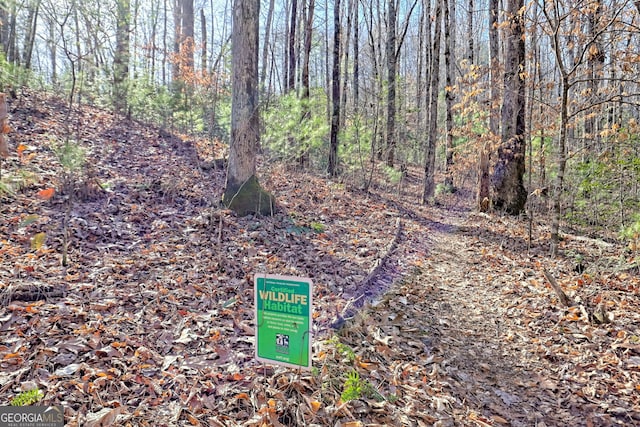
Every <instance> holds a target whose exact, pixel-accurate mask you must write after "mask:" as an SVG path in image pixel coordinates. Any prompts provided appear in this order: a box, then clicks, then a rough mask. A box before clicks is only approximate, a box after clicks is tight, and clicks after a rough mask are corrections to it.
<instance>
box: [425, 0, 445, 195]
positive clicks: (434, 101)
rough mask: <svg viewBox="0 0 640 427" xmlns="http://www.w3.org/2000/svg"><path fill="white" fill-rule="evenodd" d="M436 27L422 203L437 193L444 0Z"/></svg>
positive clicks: (439, 8) (438, 9)
mask: <svg viewBox="0 0 640 427" xmlns="http://www.w3.org/2000/svg"><path fill="white" fill-rule="evenodd" d="M435 25H436V26H435V29H434V33H433V51H432V53H431V67H430V71H429V75H430V77H431V81H430V83H429V120H428V123H429V125H428V126H429V128H428V135H427V138H428V140H427V147H426V155H425V160H424V188H423V190H422V199H421V202H422V203H426V202H427V201H428V200H429V199H431V198H432V197H433V195H434V193H435V175H436V143H437V140H438V87H439V86H440V38H441V37H440V36H441V34H440V33H441V31H442V1H441V0H436V11H435Z"/></svg>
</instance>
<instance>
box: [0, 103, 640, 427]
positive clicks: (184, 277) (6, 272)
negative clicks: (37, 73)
mask: <svg viewBox="0 0 640 427" xmlns="http://www.w3.org/2000/svg"><path fill="white" fill-rule="evenodd" d="M65 113H66V111H65V106H64V104H63V103H61V102H56V101H55V100H52V99H47V98H42V97H40V96H37V95H35V94H23V95H22V96H21V98H20V99H18V100H13V101H12V102H11V103H10V124H11V126H12V128H13V129H14V132H13V133H12V134H11V135H10V138H11V141H10V148H11V150H12V151H11V152H12V154H11V156H10V157H9V158H8V159H6V160H5V161H3V163H2V168H3V169H2V174H3V175H2V176H3V177H8V176H11V177H15V179H16V180H18V178H19V179H20V181H19V184H20V185H16V186H15V188H14V193H13V194H11V195H7V194H5V195H4V196H2V205H1V206H0V302H1V303H2V304H1V306H0V337H1V339H0V404H2V405H5V404H8V403H9V402H10V400H11V399H12V398H13V397H14V396H16V395H18V394H19V393H20V392H21V390H27V389H30V388H34V387H37V388H39V389H40V390H42V391H43V393H44V395H45V397H44V400H43V402H42V403H44V404H61V405H63V406H64V407H65V416H66V421H67V425H70V426H74V425H76V426H105V425H130V426H138V425H141V426H162V425H166V426H174V425H195V426H199V425H201V426H262V425H273V426H282V425H291V426H298V425H317V426H324V425H331V426H333V425H338V426H352V427H353V426H364V425H391V426H396V425H398V426H400V425H403V426H404V425H406V426H419V425H441V426H449V425H451V426H453V425H469V426H487V425H513V426H532V425H538V426H543V425H547V426H555V425H584V426H607V425H640V408H639V405H640V298H638V293H639V289H640V280H639V279H638V271H637V268H632V267H633V266H631V267H630V264H629V260H630V259H629V255H628V254H627V253H625V252H624V249H623V247H622V246H621V245H620V244H618V243H617V242H615V240H611V239H609V240H606V241H605V237H606V236H591V237H590V238H584V237H578V236H577V234H576V233H572V234H568V235H566V237H565V239H564V240H563V242H562V250H563V251H562V253H563V256H562V257H559V258H558V259H550V258H548V257H547V256H546V254H547V253H548V247H547V243H546V242H547V240H548V228H547V226H546V224H545V220H544V218H540V219H538V218H536V221H535V222H534V230H533V241H532V245H531V249H530V250H528V248H527V246H528V245H527V233H526V229H527V224H526V221H523V220H521V219H518V218H512V217H503V216H501V215H499V214H492V215H481V214H477V213H475V212H474V211H473V210H472V209H471V208H470V204H471V202H470V197H469V191H468V190H467V189H465V187H466V186H468V185H461V190H460V191H459V192H458V193H456V194H453V195H441V196H439V197H438V199H437V200H438V204H437V205H435V206H428V207H423V206H420V205H419V204H418V195H419V194H420V191H419V187H420V179H419V173H418V172H417V171H415V170H410V171H409V172H410V173H409V176H408V178H407V180H406V182H405V183H404V185H403V187H402V189H401V191H400V194H398V187H397V186H396V185H390V184H389V185H387V184H384V183H383V184H379V185H377V186H376V187H375V188H373V189H372V191H371V192H370V193H367V194H365V193H363V192H361V191H359V190H357V189H356V188H354V187H353V185H352V184H351V183H352V182H354V181H355V180H353V179H351V177H345V178H344V179H343V180H342V181H331V180H327V179H325V178H322V177H318V176H315V175H312V174H304V173H300V172H296V171H293V170H289V169H287V168H285V167H283V166H281V165H269V164H262V165H261V166H260V170H261V171H262V174H263V175H262V177H261V180H262V184H263V185H264V186H265V187H266V188H268V189H269V190H271V191H273V193H274V194H275V195H276V197H277V200H278V203H279V212H278V213H277V214H276V215H275V216H274V217H271V218H254V217H247V218H237V217H235V216H234V215H232V214H231V213H230V212H229V211H226V210H224V209H221V208H220V207H219V204H218V201H219V199H220V196H221V194H222V190H223V185H224V171H223V170H221V169H219V168H218V169H216V168H215V167H213V166H215V162H214V161H213V160H214V159H215V158H219V157H220V156H222V155H224V144H213V143H211V142H209V141H206V140H199V139H193V138H189V137H186V136H178V135H172V134H170V133H168V132H165V131H160V130H157V129H153V128H150V127H147V126H143V125H141V124H139V123H134V122H128V121H123V120H119V119H117V118H115V117H114V116H112V115H111V114H110V113H107V112H104V111H101V110H96V109H90V108H86V107H83V108H81V109H77V110H75V111H74V112H73V114H72V115H71V116H70V122H69V123H64V122H63V121H64V120H65V117H66V114H65ZM67 124H69V125H70V126H67ZM65 129H70V130H72V131H73V135H72V137H73V138H72V139H73V141H75V142H76V143H77V144H78V145H79V146H80V147H82V148H83V149H85V150H86V156H87V160H88V162H87V164H88V168H87V170H86V173H84V174H82V175H81V176H78V177H76V179H75V181H74V184H73V185H72V186H71V187H70V188H71V189H72V191H73V194H74V197H75V199H74V202H73V204H72V205H71V208H70V211H69V215H68V218H67V220H65V218H66V216H65V211H66V206H67V205H66V197H67V196H68V194H65V193H64V192H61V191H60V189H61V187H60V177H61V176H63V174H62V169H61V166H60V163H59V162H58V161H57V160H56V157H55V155H54V147H55V146H56V144H58V145H59V143H60V141H63V140H64V139H65V136H66V135H65V134H64V130H65ZM19 146H22V148H21V149H20V150H17V147H19ZM378 179H379V181H378V182H382V179H381V177H378ZM459 184H469V182H468V180H467V181H465V180H462V182H460V183H459ZM50 188H55V189H56V192H55V195H53V196H52V195H51V194H50V192H49V189H50ZM65 223H66V229H67V232H68V233H69V239H68V240H69V243H68V244H69V265H68V266H66V267H65V266H62V265H61V263H60V260H61V251H62V244H63V233H64V230H65V227H64V225H65ZM577 260H580V261H581V263H582V265H584V266H585V268H586V269H585V270H584V271H580V272H577V271H575V270H576V263H577ZM545 270H546V271H547V272H548V273H549V274H551V275H552V276H553V277H554V278H555V280H557V282H558V285H559V286H560V287H561V288H562V289H563V290H564V291H565V292H566V293H567V296H568V298H569V300H570V302H571V304H572V305H571V306H569V307H566V306H563V304H562V303H561V301H560V299H559V297H558V295H557V294H556V293H555V292H554V290H553V289H552V288H551V287H550V286H549V284H548V283H547V280H546V279H545V277H544V273H543V271H545ZM256 273H277V274H286V275H297V276H305V277H311V278H312V279H313V280H314V284H315V290H314V300H315V304H316V307H315V314H314V324H315V326H314V330H313V336H314V346H313V347H314V360H313V367H314V368H313V370H312V371H310V372H298V371H296V370H292V369H288V368H282V367H275V366H269V365H262V364H259V363H257V362H256V361H255V360H254V359H253V351H254V350H253V336H254V324H253V322H254V320H253V288H252V287H253V275H254V274H256ZM346 397H349V398H350V400H349V399H347V398H346Z"/></svg>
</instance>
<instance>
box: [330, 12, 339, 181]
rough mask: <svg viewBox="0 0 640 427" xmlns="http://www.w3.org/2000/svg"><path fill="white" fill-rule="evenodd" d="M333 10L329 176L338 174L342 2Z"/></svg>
mask: <svg viewBox="0 0 640 427" xmlns="http://www.w3.org/2000/svg"><path fill="white" fill-rule="evenodd" d="M333 7H334V9H333V71H332V73H331V80H332V81H331V102H332V105H333V108H332V111H331V131H330V143H329V162H328V166H327V171H328V173H329V175H331V176H336V175H337V174H338V133H339V131H340V129H339V127H340V43H341V41H340V0H335V3H334V6H333Z"/></svg>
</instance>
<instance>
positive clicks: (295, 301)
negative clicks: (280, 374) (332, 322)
mask: <svg viewBox="0 0 640 427" xmlns="http://www.w3.org/2000/svg"><path fill="white" fill-rule="evenodd" d="M254 287H255V310H256V359H258V360H260V361H261V362H266V363H274V364H278V365H284V366H290V367H294V368H300V367H302V368H306V369H311V322H312V318H311V317H312V314H313V308H312V288H313V283H312V281H311V279H307V278H301V277H291V276H279V275H269V274H256V276H255V278H254Z"/></svg>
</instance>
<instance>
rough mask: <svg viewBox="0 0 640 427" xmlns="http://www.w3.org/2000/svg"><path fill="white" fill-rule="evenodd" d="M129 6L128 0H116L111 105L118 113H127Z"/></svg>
mask: <svg viewBox="0 0 640 427" xmlns="http://www.w3.org/2000/svg"><path fill="white" fill-rule="evenodd" d="M130 7H131V5H130V4H129V0H118V2H117V22H116V52H115V55H114V59H113V105H114V107H115V110H116V113H118V114H126V113H127V96H128V89H127V87H128V84H129V37H130V31H129V30H130V27H131V24H130V22H131V10H130Z"/></svg>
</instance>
